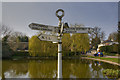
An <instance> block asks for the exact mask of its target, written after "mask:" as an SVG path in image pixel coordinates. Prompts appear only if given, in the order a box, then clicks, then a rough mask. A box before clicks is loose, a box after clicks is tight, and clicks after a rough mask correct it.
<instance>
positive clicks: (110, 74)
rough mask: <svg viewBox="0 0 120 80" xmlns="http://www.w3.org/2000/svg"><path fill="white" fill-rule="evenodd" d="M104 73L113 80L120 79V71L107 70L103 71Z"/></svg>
mask: <svg viewBox="0 0 120 80" xmlns="http://www.w3.org/2000/svg"><path fill="white" fill-rule="evenodd" d="M103 73H104V74H105V75H106V76H108V77H112V78H118V77H120V70H113V69H105V70H103Z"/></svg>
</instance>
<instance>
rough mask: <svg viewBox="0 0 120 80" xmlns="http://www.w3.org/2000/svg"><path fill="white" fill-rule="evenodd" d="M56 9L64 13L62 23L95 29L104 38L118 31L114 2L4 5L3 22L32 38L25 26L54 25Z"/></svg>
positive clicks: (5, 3)
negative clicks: (82, 25) (98, 29)
mask: <svg viewBox="0 0 120 80" xmlns="http://www.w3.org/2000/svg"><path fill="white" fill-rule="evenodd" d="M111 1H112V0H111ZM59 8H62V9H63V10H64V11H65V16H64V18H63V21H64V22H68V23H69V24H75V23H77V24H84V25H85V26H90V27H95V26H98V27H100V28H101V29H102V31H105V33H106V36H108V35H109V34H110V33H111V32H115V31H117V22H118V3H117V2H58V3H57V2H51V3H49V2H46V3H45V2H3V3H2V21H3V24H5V25H7V26H9V27H11V28H13V29H14V31H19V32H23V33H26V35H28V36H32V35H34V34H36V31H33V30H31V29H30V28H29V27H28V25H29V24H30V23H32V22H36V23H40V24H48V25H56V26H57V24H58V18H57V17H56V16H55V12H56V10H57V9H59Z"/></svg>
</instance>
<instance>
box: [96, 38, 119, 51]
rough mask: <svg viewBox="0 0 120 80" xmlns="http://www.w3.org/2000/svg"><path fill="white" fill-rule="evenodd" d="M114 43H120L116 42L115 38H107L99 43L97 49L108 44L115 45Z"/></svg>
mask: <svg viewBox="0 0 120 80" xmlns="http://www.w3.org/2000/svg"><path fill="white" fill-rule="evenodd" d="M114 44H119V43H118V42H114V41H113V40H105V41H103V42H101V43H100V44H98V48H97V51H98V50H100V47H101V46H108V45H114Z"/></svg>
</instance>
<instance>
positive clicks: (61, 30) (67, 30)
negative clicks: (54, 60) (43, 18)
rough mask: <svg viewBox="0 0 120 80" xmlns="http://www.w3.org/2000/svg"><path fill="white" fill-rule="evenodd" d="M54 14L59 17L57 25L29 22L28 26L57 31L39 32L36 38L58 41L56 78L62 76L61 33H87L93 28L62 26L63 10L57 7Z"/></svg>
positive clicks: (35, 28)
mask: <svg viewBox="0 0 120 80" xmlns="http://www.w3.org/2000/svg"><path fill="white" fill-rule="evenodd" d="M58 12H62V15H61V16H60V15H58ZM56 16H57V17H58V18H59V24H58V27H56V26H49V25H43V24H36V23H31V24H30V25H29V27H30V28H31V29H33V30H40V31H47V32H55V33H58V36H55V35H47V34H40V35H39V36H38V38H39V39H40V40H43V41H52V42H58V79H59V78H62V34H63V33H89V32H91V31H93V28H90V27H67V28H66V27H64V25H63V24H62V22H61V21H62V17H63V16H64V11H63V10H62V9H58V10H57V11H56Z"/></svg>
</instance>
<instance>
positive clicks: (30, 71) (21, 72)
mask: <svg viewBox="0 0 120 80" xmlns="http://www.w3.org/2000/svg"><path fill="white" fill-rule="evenodd" d="M104 69H118V66H115V65H111V64H108V63H104V62H99V61H92V60H86V59H71V60H63V78H108V77H107V76H105V75H104V74H103V73H102V70H104ZM2 77H4V78H57V60H14V61H13V60H3V61H2Z"/></svg>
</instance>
